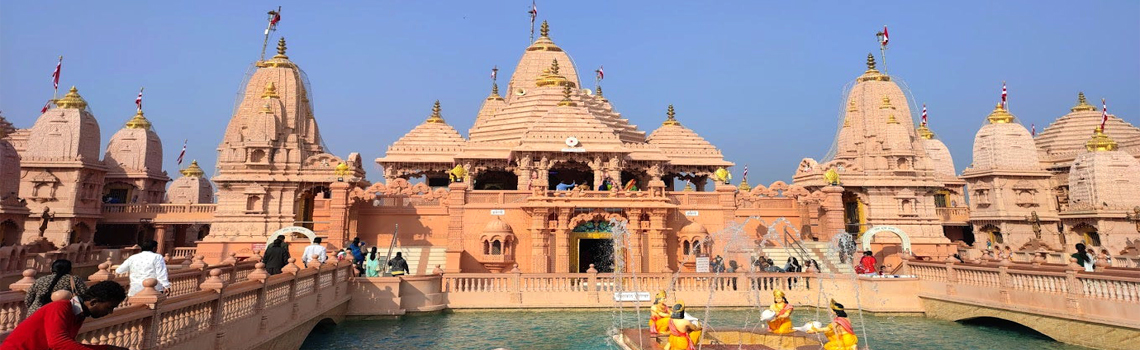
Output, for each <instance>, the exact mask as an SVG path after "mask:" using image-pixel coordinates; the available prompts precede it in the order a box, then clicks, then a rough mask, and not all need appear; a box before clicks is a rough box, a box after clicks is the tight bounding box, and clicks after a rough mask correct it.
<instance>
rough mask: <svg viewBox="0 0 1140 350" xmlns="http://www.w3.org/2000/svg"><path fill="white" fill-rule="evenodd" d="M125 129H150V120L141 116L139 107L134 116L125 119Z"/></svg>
mask: <svg viewBox="0 0 1140 350" xmlns="http://www.w3.org/2000/svg"><path fill="white" fill-rule="evenodd" d="M126 127H127V129H150V121H149V120H146V117H145V116H143V111H142V110H141V109H140V110H138V112H137V113H135V116H134V118H131V120H128V121H127V125H126Z"/></svg>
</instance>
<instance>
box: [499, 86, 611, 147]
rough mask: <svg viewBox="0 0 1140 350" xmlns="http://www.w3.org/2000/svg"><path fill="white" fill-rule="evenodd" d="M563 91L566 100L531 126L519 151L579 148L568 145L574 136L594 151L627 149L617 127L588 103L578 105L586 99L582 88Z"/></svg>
mask: <svg viewBox="0 0 1140 350" xmlns="http://www.w3.org/2000/svg"><path fill="white" fill-rule="evenodd" d="M540 89H551V88H550V87H543V88H540ZM562 90H563V92H562V95H563V96H562V100H561V101H560V102H558V104H557V106H556V107H554V108H553V109H551V110H550V111H549V112H547V113H546V114H545V115H543V116H542V117H541V118H539V119H538V120H537V121H535V122H534V123H533V124H531V125H529V126H528V128H527V131H526V133H525V134H524V136H523V138H522V142H521V143H520V144H519V147H518V148H517V149H518V150H525V151H553V152H558V151H561V150H563V149H566V148H568V147H579V146H570V145H567V143H566V142H567V141H566V140H567V139H569V138H571V137H573V138H575V139H577V140H579V141H580V142H581V146H580V147H582V148H584V149H585V150H588V151H590V152H605V151H621V150H623V149H624V145H623V144H622V142H621V139H620V138H619V137H618V133H617V131H616V130H614V129H613V128H611V127H610V126H609V125H606V123H604V122H603V121H602V120H600V119H598V118H597V117H595V116H594V115H593V114H591V113H590V111H589V109H588V108H586V107H585V106H580V105H578V101H580V100H581V99H582V96H580V95H581V92H580V91H577V89H572V88H571V87H570V86H563V89H562ZM575 93H577V94H578V95H575Z"/></svg>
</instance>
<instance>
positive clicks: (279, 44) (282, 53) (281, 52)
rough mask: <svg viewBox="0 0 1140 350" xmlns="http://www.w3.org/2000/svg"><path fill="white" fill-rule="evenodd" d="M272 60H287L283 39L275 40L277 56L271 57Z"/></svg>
mask: <svg viewBox="0 0 1140 350" xmlns="http://www.w3.org/2000/svg"><path fill="white" fill-rule="evenodd" d="M273 58H289V56H285V37H281V39H278V40H277V56H273Z"/></svg>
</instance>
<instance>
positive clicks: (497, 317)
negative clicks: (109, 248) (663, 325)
mask: <svg viewBox="0 0 1140 350" xmlns="http://www.w3.org/2000/svg"><path fill="white" fill-rule="evenodd" d="M642 311H644V310H642ZM692 314H693V315H694V316H697V317H701V318H703V316H704V310H699V309H697V310H693V313H692ZM816 315H817V312H816V310H815V309H810V308H808V309H796V313H795V314H793V315H792V316H793V317H792V318H793V320H794V322H795V324H797V325H799V324H802V323H803V322H806V321H808V320H812V319H815V318H816ZM818 315H819V316H818V317H819V318H820V320H821V321H826V319H827V316H826V315H827V313H826V311H825V310H821V311H819V313H818ZM757 318H758V314H757V312H756V311H755V310H754V309H753V310H746V309H716V310H713V311H712V313H711V314H710V317H709V325H710V327H712V328H714V329H715V328H716V327H717V326H718V325H720V326H723V327H749V328H751V327H754V326H756V323H757ZM850 319H851V321H852V323H854V326H855V328H856V333H857V334H858V335H859V338H860V342H859V344H860V346H861V347H862V346H865V345H870V346H871V347H872V349H875V350H910V349H1000V350H1088V348H1085V347H1080V346H1074V345H1067V344H1062V343H1058V342H1055V341H1053V340H1051V339H1049V338H1046V337H1044V336H1042V335H1040V334H1032V333H1027V332H1023V331H1016V330H1010V329H1006V328H999V327H991V326H977V325H964V324H960V323H955V322H948V321H940V320H934V319H929V318H924V317H913V316H873V315H869V314H866V315H860V314H859V313H852V314H851V317H850ZM620 322H624V323H625V325H626V326H627V327H632V326H633V325H635V324H639V323H644V322H647V320H645V319H644V318H643V319H642V322H637V319H636V315H634V314H632V313H631V312H625V313H624V315H621V316H618V315H617V313H615V312H611V311H605V310H595V311H548V310H543V311H454V312H445V313H436V314H424V315H408V316H404V317H402V318H399V319H385V320H369V321H348V322H344V323H341V324H340V325H337V326H335V327H318V328H317V329H316V330H314V331H313V333H312V334H310V335H309V337H308V339H306V340H305V343H304V344H303V345H302V346H301V349H303V350H337V349H416V350H427V349H477V350H487V349H495V348H500V347H502V348H506V349H510V350H555V349H582V350H594V349H617V347H616V346H614V345H613V344H611V343H609V342H608V341H607V339H608V336H607V330H609V329H611V328H614V327H615V326H617V324H618V323H620Z"/></svg>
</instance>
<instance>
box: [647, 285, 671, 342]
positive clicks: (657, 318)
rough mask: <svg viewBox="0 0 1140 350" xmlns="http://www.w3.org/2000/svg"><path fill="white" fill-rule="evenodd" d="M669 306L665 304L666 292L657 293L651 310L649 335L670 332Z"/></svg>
mask: <svg viewBox="0 0 1140 350" xmlns="http://www.w3.org/2000/svg"><path fill="white" fill-rule="evenodd" d="M670 312H671V311H670V310H669V305H668V304H666V303H665V291H664V290H662V291H659V292H657V295H656V296H654V297H653V306H651V307H650V308H649V334H651V335H653V334H660V333H665V332H667V331H669V315H670Z"/></svg>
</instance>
